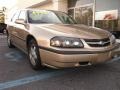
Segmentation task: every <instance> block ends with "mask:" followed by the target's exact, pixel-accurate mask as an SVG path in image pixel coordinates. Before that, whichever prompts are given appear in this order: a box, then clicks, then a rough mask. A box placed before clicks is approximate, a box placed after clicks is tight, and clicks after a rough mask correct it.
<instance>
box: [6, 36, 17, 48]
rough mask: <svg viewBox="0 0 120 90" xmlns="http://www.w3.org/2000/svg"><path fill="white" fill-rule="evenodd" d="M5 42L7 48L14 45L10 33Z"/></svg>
mask: <svg viewBox="0 0 120 90" xmlns="http://www.w3.org/2000/svg"><path fill="white" fill-rule="evenodd" d="M7 44H8V47H9V48H14V47H15V46H14V45H13V44H12V42H11V38H10V35H7Z"/></svg>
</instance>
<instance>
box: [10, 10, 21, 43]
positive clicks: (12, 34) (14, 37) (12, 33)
mask: <svg viewBox="0 0 120 90" xmlns="http://www.w3.org/2000/svg"><path fill="white" fill-rule="evenodd" d="M19 14H20V11H17V12H15V13H14V14H13V16H12V17H11V19H10V20H9V22H8V32H9V35H10V37H11V40H12V42H13V43H14V44H15V45H16V41H17V36H18V35H17V32H16V30H15V26H16V24H15V20H16V19H18V16H19Z"/></svg>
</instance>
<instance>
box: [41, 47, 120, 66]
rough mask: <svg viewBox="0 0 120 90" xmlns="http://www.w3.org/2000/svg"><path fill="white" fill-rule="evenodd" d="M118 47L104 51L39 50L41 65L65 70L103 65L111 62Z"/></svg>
mask: <svg viewBox="0 0 120 90" xmlns="http://www.w3.org/2000/svg"><path fill="white" fill-rule="evenodd" d="M118 48H119V46H118V45H116V46H115V47H113V48H111V49H109V50H105V51H86V52H85V51H84V52H81V51H73V52H70V51H64V52H63V51H57V50H48V49H43V48H40V56H41V60H42V63H43V64H45V65H48V66H51V67H57V68H63V67H64V68H65V67H78V66H83V65H84V66H86V65H91V64H97V63H103V62H105V61H108V60H111V59H112V58H113V57H114V56H115V53H114V51H116V49H118Z"/></svg>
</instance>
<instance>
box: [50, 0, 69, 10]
mask: <svg viewBox="0 0 120 90" xmlns="http://www.w3.org/2000/svg"><path fill="white" fill-rule="evenodd" d="M52 2H53V8H54V10H58V11H62V12H67V11H68V0H53V1H52Z"/></svg>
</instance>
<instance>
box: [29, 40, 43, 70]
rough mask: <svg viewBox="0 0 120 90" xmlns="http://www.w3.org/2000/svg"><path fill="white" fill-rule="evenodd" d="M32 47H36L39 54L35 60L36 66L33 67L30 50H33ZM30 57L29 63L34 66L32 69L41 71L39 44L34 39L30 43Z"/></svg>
mask: <svg viewBox="0 0 120 90" xmlns="http://www.w3.org/2000/svg"><path fill="white" fill-rule="evenodd" d="M32 45H35V47H36V54H37V59H35V63H36V65H33V64H32V63H31V61H30V56H29V54H30V49H31V46H32ZM28 57H29V63H30V65H31V66H32V68H33V69H34V70H39V69H41V68H42V65H41V58H40V52H39V48H38V44H37V42H36V40H34V39H32V40H30V42H29V44H28Z"/></svg>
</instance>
